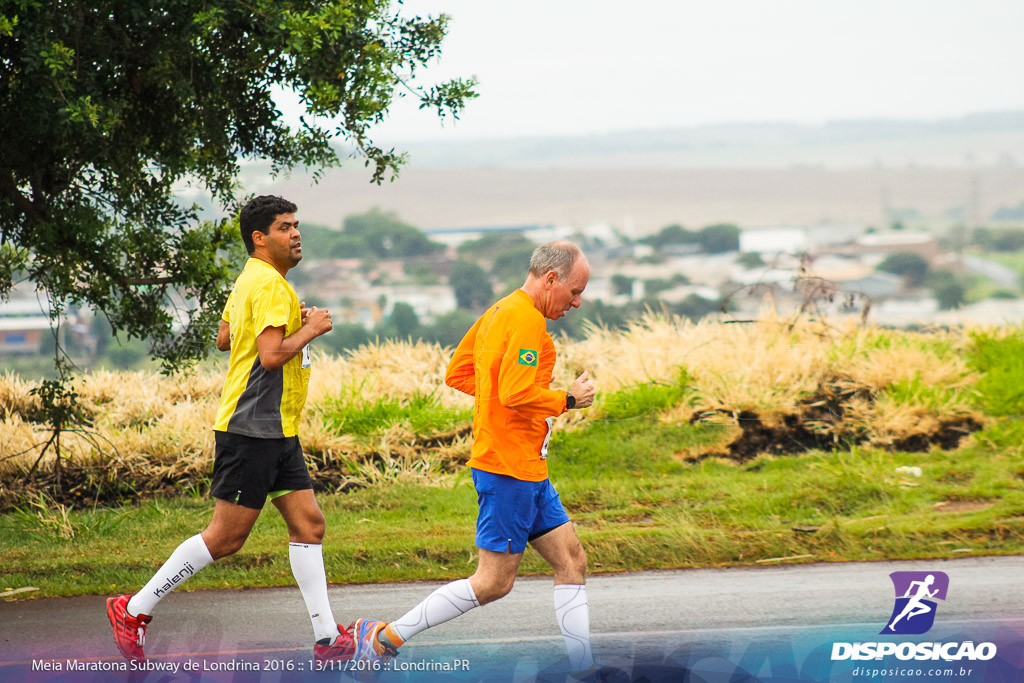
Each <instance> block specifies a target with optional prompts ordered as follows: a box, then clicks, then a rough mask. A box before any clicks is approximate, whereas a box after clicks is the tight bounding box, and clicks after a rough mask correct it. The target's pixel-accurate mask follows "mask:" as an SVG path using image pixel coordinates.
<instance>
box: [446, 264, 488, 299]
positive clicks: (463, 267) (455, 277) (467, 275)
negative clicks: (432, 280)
mask: <svg viewBox="0 0 1024 683" xmlns="http://www.w3.org/2000/svg"><path fill="white" fill-rule="evenodd" d="M448 283H449V284H450V285H451V288H452V291H453V292H454V293H455V302H456V303H457V304H458V306H459V308H462V309H465V310H470V311H472V310H476V309H479V308H484V307H486V306H488V305H490V303H491V299H492V298H493V297H494V287H493V286H492V285H491V279H490V278H489V277H487V273H485V272H484V269H483V268H481V267H480V266H478V265H477V264H475V263H469V262H468V261H461V260H460V261H456V262H455V263H453V264H452V272H451V274H450V275H449V276H448Z"/></svg>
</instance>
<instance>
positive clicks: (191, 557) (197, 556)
mask: <svg viewBox="0 0 1024 683" xmlns="http://www.w3.org/2000/svg"><path fill="white" fill-rule="evenodd" d="M211 562H213V557H211V556H210V551H209V550H208V549H207V548H206V542H205V541H203V536H202V534H196V535H195V536H193V537H192V538H189V539H187V540H186V541H184V542H183V543H182V544H181V545H179V546H178V547H177V548H175V549H174V552H173V553H171V556H170V557H168V558H167V561H166V562H164V565H163V566H162V567H160V569H159V571H157V573H156V574H154V575H153V578H152V579H150V580H149V583H147V584H146V585H145V586H143V587H142V590H140V591H139V592H138V593H136V594H135V595H134V596H132V599H131V600H129V601H128V613H129V614H131V615H133V616H139V615H140V614H153V608H154V607H156V603H158V602H160V600H161V599H163V598H164V597H166V596H167V594H168V593H170V592H171V591H172V590H174V589H175V588H177V587H178V586H180V585H181V584H182V583H184V581H185V579H187V578H188V577H190V576H192V575H193V574H195V573H196V572H197V571H199V570H200V569H202V568H203V567H205V566H206V565H208V564H210V563H211Z"/></svg>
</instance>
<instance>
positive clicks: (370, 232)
mask: <svg viewBox="0 0 1024 683" xmlns="http://www.w3.org/2000/svg"><path fill="white" fill-rule="evenodd" d="M342 232H343V234H344V235H345V236H348V237H350V238H352V239H354V240H357V241H359V242H360V243H362V244H364V245H366V248H367V249H368V250H369V252H370V253H371V254H373V255H374V256H377V257H378V258H382V259H396V258H409V257H413V256H425V255H427V254H434V253H437V252H439V251H444V245H443V244H441V243H439V242H433V241H431V240H430V238H429V237H427V236H426V235H425V234H423V232H422V231H421V230H419V229H418V228H414V227H413V226H411V225H409V224H407V223H403V222H402V221H400V220H399V219H398V216H397V214H395V213H393V212H384V211H381V210H380V209H377V208H373V209H370V210H369V211H367V212H366V213H362V214H356V215H352V216H347V217H346V218H345V221H344V225H343V229H342Z"/></svg>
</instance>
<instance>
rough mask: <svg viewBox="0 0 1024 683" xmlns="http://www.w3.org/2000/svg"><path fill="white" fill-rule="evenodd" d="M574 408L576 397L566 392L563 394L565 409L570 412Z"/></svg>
mask: <svg viewBox="0 0 1024 683" xmlns="http://www.w3.org/2000/svg"><path fill="white" fill-rule="evenodd" d="M575 407H576V397H575V396H573V395H572V394H570V393H569V392H568V391H567V392H565V409H566V410H572V409H573V408H575Z"/></svg>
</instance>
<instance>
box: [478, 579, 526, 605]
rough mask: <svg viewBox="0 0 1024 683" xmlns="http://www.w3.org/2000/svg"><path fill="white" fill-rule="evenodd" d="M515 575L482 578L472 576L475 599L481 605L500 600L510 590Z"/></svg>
mask: <svg viewBox="0 0 1024 683" xmlns="http://www.w3.org/2000/svg"><path fill="white" fill-rule="evenodd" d="M515 581H516V577H515V576H514V575H513V576H501V577H488V578H483V577H480V576H474V577H473V580H472V585H473V592H474V593H476V600H477V602H479V603H480V604H481V605H486V604H487V603H489V602H494V601H495V600H500V599H501V598H503V597H505V596H506V595H508V594H509V593H510V592H512V586H513V585H514V584H515Z"/></svg>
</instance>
